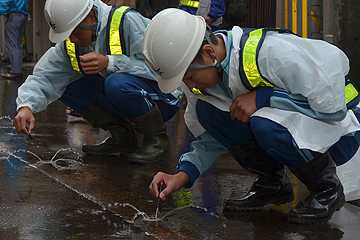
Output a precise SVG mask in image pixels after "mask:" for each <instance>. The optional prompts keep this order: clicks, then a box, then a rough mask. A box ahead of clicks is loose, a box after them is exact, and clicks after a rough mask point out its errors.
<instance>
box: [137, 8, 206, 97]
mask: <svg viewBox="0 0 360 240" xmlns="http://www.w3.org/2000/svg"><path fill="white" fill-rule="evenodd" d="M205 31H206V23H205V20H204V18H202V17H199V16H194V15H191V14H189V13H187V12H185V11H183V10H180V9H175V8H168V9H165V10H163V11H161V12H159V13H158V14H156V15H155V17H154V18H153V19H152V20H151V21H150V23H149V25H148V26H147V28H146V30H145V34H144V38H143V45H142V54H143V56H144V58H145V61H146V62H147V63H148V64H149V66H150V67H152V68H153V69H154V70H155V71H156V73H157V74H158V78H157V79H158V83H159V88H160V90H161V91H162V92H164V93H170V92H172V91H174V90H175V89H176V88H178V87H179V86H180V84H181V81H182V79H183V77H184V74H185V72H186V70H187V69H188V67H189V66H190V64H191V62H192V61H193V60H194V58H195V56H196V54H197V53H198V51H199V49H200V47H201V44H202V42H203V40H204V36H205Z"/></svg>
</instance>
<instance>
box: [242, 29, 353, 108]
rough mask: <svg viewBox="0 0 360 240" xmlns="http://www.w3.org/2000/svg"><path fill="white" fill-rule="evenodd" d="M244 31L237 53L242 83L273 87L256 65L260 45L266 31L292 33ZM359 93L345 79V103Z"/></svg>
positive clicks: (248, 87)
mask: <svg viewBox="0 0 360 240" xmlns="http://www.w3.org/2000/svg"><path fill="white" fill-rule="evenodd" d="M243 30H244V33H243V35H242V37H241V40H240V54H239V62H240V65H239V74H240V78H241V81H242V83H243V85H244V86H245V87H246V88H247V89H248V90H253V89H255V88H257V87H259V86H269V87H273V86H274V85H273V84H271V83H270V81H268V80H267V79H265V78H264V77H263V76H262V75H261V73H260V71H259V67H258V61H257V57H258V55H259V51H260V48H261V45H262V43H263V41H264V38H265V36H266V32H267V31H278V32H279V33H292V32H291V31H289V30H286V29H278V28H276V29H275V28H260V29H250V28H243ZM358 95H359V93H358V91H357V89H356V88H355V86H354V85H353V83H352V82H351V81H350V80H349V79H346V80H345V96H346V104H348V103H349V102H350V101H352V100H354V99H355V98H356V97H357V96H358Z"/></svg>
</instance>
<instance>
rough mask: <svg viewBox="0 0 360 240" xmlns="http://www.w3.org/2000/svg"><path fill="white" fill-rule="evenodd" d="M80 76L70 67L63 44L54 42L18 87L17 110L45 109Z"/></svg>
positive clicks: (34, 111)
mask: <svg viewBox="0 0 360 240" xmlns="http://www.w3.org/2000/svg"><path fill="white" fill-rule="evenodd" d="M81 77H82V75H81V74H80V73H78V72H76V71H74V70H73V69H72V66H71V64H70V60H69V58H68V56H67V55H66V54H65V49H64V44H63V43H58V44H56V45H55V47H52V48H50V49H49V50H48V51H47V52H46V53H45V54H44V55H43V56H42V57H41V58H40V60H39V61H38V62H37V63H36V65H35V67H34V71H33V74H32V75H29V76H28V77H27V79H26V81H25V82H24V83H23V84H22V85H21V86H20V87H19V89H18V97H17V99H16V104H17V110H18V109H19V108H21V107H29V108H30V109H31V111H32V112H33V113H36V112H40V111H43V110H45V109H46V108H47V106H48V105H49V104H50V103H52V102H54V101H55V100H57V99H59V98H60V97H61V96H62V94H63V93H64V91H65V89H66V86H67V85H68V84H69V83H71V82H73V81H75V80H78V79H80V78H81Z"/></svg>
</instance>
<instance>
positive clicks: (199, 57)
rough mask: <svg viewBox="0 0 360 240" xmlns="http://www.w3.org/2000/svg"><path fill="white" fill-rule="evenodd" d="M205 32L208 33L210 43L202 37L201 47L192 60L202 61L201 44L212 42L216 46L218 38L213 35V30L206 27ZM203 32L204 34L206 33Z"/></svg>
mask: <svg viewBox="0 0 360 240" xmlns="http://www.w3.org/2000/svg"><path fill="white" fill-rule="evenodd" d="M206 31H207V33H208V34H209V38H210V41H211V43H209V42H208V41H207V40H206V39H204V41H203V42H202V44H201V47H200V49H199V52H198V53H197V54H196V56H195V58H194V60H193V61H192V62H196V63H203V62H204V58H203V57H202V54H201V53H202V48H203V46H205V45H206V44H210V45H211V44H212V45H215V46H217V45H218V44H219V40H218V37H216V36H215V34H214V33H213V32H211V30H209V29H208V28H207V29H206ZM207 33H205V34H207Z"/></svg>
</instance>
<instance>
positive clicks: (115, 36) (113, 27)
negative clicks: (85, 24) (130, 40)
mask: <svg viewBox="0 0 360 240" xmlns="http://www.w3.org/2000/svg"><path fill="white" fill-rule="evenodd" d="M128 8H129V7H127V6H122V7H120V8H118V9H116V10H115V12H114V14H113V15H112V19H111V23H110V33H109V46H110V53H111V54H122V49H121V41H120V31H119V26H120V22H121V18H122V16H123V14H124V12H125V11H126V10H127V9H128Z"/></svg>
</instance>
